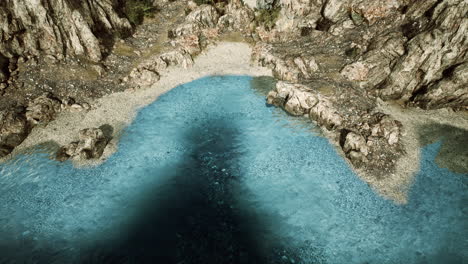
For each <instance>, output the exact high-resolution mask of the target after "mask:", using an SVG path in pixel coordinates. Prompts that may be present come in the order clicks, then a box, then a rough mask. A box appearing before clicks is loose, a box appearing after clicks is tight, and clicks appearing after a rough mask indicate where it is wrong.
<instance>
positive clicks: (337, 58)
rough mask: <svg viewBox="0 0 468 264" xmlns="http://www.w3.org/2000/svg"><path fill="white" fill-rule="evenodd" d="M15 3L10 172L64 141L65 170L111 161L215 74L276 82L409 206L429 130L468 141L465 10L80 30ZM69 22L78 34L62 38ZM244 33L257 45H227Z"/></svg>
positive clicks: (350, 7)
mask: <svg viewBox="0 0 468 264" xmlns="http://www.w3.org/2000/svg"><path fill="white" fill-rule="evenodd" d="M10 2H11V1H6V2H3V4H0V7H2V8H3V9H2V10H7V12H5V11H3V13H2V12H0V18H2V17H7V16H10V17H14V21H16V22H15V23H8V22H7V21H6V22H0V25H2V27H0V29H1V30H2V33H3V34H2V36H3V38H5V40H8V41H4V42H2V44H1V45H0V55H1V56H0V64H2V65H0V66H2V67H1V68H2V74H1V75H0V77H1V78H0V83H2V84H0V85H1V86H0V87H1V88H2V89H1V93H2V100H1V104H0V106H1V107H0V110H1V115H0V121H1V122H0V156H1V157H3V160H6V159H9V158H11V157H12V156H14V155H16V154H18V153H22V152H24V151H25V150H27V149H29V148H31V147H32V146H34V145H36V144H40V143H44V142H54V144H56V145H59V146H62V147H60V148H59V149H58V148H56V150H55V151H58V155H57V158H58V159H59V160H66V159H72V160H74V162H75V163H76V164H77V165H86V164H88V165H90V164H97V163H99V162H102V161H103V160H105V158H106V157H108V156H109V155H110V154H111V153H113V152H114V151H115V148H116V145H117V140H118V136H119V133H121V131H122V129H123V128H124V127H125V126H126V125H128V124H129V122H130V121H131V120H132V118H133V117H134V115H135V112H136V110H137V109H138V108H139V107H142V106H144V105H146V104H148V103H150V102H152V101H154V100H155V99H156V98H157V96H158V95H160V94H161V93H163V92H165V91H167V90H169V89H171V88H173V87H175V86H177V85H178V84H182V83H184V82H188V81H190V80H193V79H196V78H199V77H202V76H206V75H213V74H220V75H221V74H243V75H252V76H262V75H270V74H272V75H273V76H274V77H275V78H276V79H277V80H278V82H277V84H276V88H275V89H274V90H272V91H271V92H270V93H269V94H268V96H267V98H266V100H267V102H268V103H269V104H272V105H275V106H278V107H281V108H283V109H284V110H285V111H287V112H288V113H290V114H292V115H295V116H306V117H308V118H310V119H311V120H313V121H314V122H315V123H316V124H317V125H318V126H320V127H321V128H322V130H323V131H324V134H325V135H326V137H327V138H328V139H329V140H330V142H331V143H332V144H334V145H335V146H336V147H337V149H338V151H339V152H340V153H341V154H342V155H343V156H344V157H345V158H346V159H347V160H348V161H349V163H350V165H351V166H352V167H353V168H354V169H355V170H356V171H357V173H358V174H359V175H360V176H361V178H362V179H363V180H365V181H366V182H368V183H369V184H370V185H371V186H372V187H373V188H374V189H376V190H377V191H378V192H379V193H380V194H382V195H383V196H385V197H387V198H390V199H392V200H394V201H396V202H398V203H405V202H406V200H407V191H408V188H409V186H410V184H411V182H412V179H413V176H414V173H415V172H416V171H417V169H418V159H419V152H418V149H419V144H418V139H417V132H416V131H417V129H418V127H420V126H422V125H424V124H425V123H428V122H434V123H440V124H449V125H452V126H456V127H458V128H460V129H464V130H467V129H468V118H467V117H466V111H467V110H468V90H467V89H468V88H467V87H468V86H467V82H468V77H467V75H466V72H467V70H466V67H467V65H468V64H467V62H466V61H467V56H468V55H467V54H468V53H467V46H468V45H467V43H466V42H467V39H466V38H464V37H463V36H465V35H466V33H467V32H468V19H466V18H465V17H464V16H463V14H466V12H467V11H468V4H467V3H466V2H464V1H458V0H455V1H453V2H452V3H450V4H449V1H446V0H445V1H432V0H431V1H425V2H424V3H422V2H421V3H420V2H415V3H409V2H408V1H404V0H392V1H390V0H379V1H375V2H376V3H375V5H370V6H366V5H365V2H364V1H360V0H348V1H327V2H326V3H318V2H316V1H291V0H288V1H286V0H280V1H265V0H264V1H257V2H255V3H254V1H247V2H246V4H244V3H243V2H242V1H240V0H233V1H214V2H213V3H208V4H200V3H195V2H192V1H174V2H170V1H153V3H152V5H153V6H154V7H155V8H156V9H158V10H164V11H165V12H161V11H159V12H156V13H155V14H154V15H153V17H152V18H151V17H149V18H146V22H144V23H143V24H141V25H138V26H136V25H134V26H133V28H134V29H132V25H131V23H130V22H129V21H127V20H126V19H125V16H124V15H122V14H121V13H119V12H120V11H119V9H118V8H117V9H115V8H114V9H113V7H112V6H109V5H100V8H101V9H99V8H98V9H93V7H91V6H74V7H75V9H74V11H70V10H72V7H73V5H72V4H70V6H64V7H63V10H62V11H63V15H65V16H67V15H68V16H70V19H71V20H64V21H65V22H57V21H56V20H53V19H52V18H54V17H55V16H56V14H57V12H58V11H57V9H56V8H55V7H58V6H54V5H52V7H54V8H51V7H47V6H44V7H42V8H43V10H45V13H40V14H39V15H37V17H35V15H34V14H28V15H25V12H26V11H27V10H30V7H28V4H29V2H28V1H26V2H25V4H24V6H13V4H12V3H10ZM72 2H73V1H72ZM91 2H93V1H91ZM94 2H96V3H100V2H105V1H103V0H94ZM407 2H408V3H407ZM2 5H3V6H2ZM41 10H42V9H41ZM67 10H68V11H67ZM90 10H91V11H92V12H91V11H90ZM88 15H89V16H88ZM102 16H104V17H106V18H107V20H106V21H105V20H104V19H103V18H102ZM31 17H35V19H38V20H34V19H32V18H31ZM47 17H51V19H52V20H49V21H55V24H54V23H51V22H44V21H46V20H45V19H46V18H47ZM72 18H73V19H74V20H73V19H72ZM34 21H36V22H34ZM26 22H27V23H26ZM2 23H3V24H2ZM28 23H29V24H28ZM41 23H42V24H41ZM44 23H45V24H44ZM67 23H74V24H73V25H74V26H73V27H72V28H74V29H75V31H76V34H75V35H67V34H65V35H64V34H63V30H62V28H63V27H67V26H69V24H67ZM101 24H103V25H104V26H105V27H103V26H102V25H101ZM25 25H29V28H35V27H37V28H39V27H44V28H45V29H44V30H43V31H46V32H49V33H50V32H53V33H54V36H55V38H51V39H48V40H47V41H48V42H44V43H39V44H38V46H36V44H34V43H31V41H29V42H28V41H27V40H30V39H31V38H33V37H38V36H39V35H40V33H38V32H36V31H29V30H26V28H25V29H24V30H25V33H24V34H18V33H15V32H16V31H14V29H15V28H21V27H24V26H25ZM97 25H101V26H97ZM49 28H50V30H49ZM98 29H99V30H98ZM132 30H133V32H132V33H130V32H131V31H132ZM75 31H73V32H75ZM101 33H102V34H101ZM104 33H105V34H104ZM41 34H42V33H41ZM232 34H237V36H238V38H239V39H240V40H241V41H242V42H246V43H248V44H246V43H229V42H222V41H223V39H227V38H229V36H232ZM110 35H112V37H109V40H111V41H103V40H101V39H99V38H98V37H96V36H99V37H103V36H110ZM127 35H128V36H130V37H127V38H124V39H121V36H127ZM58 36H61V37H58ZM67 37H69V38H70V41H68V40H67ZM41 40H42V39H41ZM73 40H74V42H73ZM44 41H46V39H45V38H44ZM4 43H5V44H4ZM68 45H69V46H68ZM80 45H81V46H80ZM249 45H251V47H249ZM44 46H50V48H48V49H44V48H43V47H44ZM59 47H62V49H59ZM205 50H206V51H205ZM251 63H253V65H258V66H251V65H250V64H251ZM265 67H267V68H269V69H270V70H268V69H267V68H265ZM384 100H385V101H384ZM415 107H416V108H415ZM418 108H423V109H441V110H419V109H418ZM444 109H449V110H444ZM447 120H456V122H453V121H447ZM103 125H105V126H110V127H111V128H112V129H111V132H109V131H105V130H106V129H104V130H103V129H102V126H103ZM78 135H79V137H78ZM78 138H79V139H78ZM77 139H78V141H77Z"/></svg>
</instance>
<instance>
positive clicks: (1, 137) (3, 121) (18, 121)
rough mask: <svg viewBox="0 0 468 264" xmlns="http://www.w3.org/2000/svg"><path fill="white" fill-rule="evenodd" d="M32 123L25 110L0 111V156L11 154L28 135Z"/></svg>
mask: <svg viewBox="0 0 468 264" xmlns="http://www.w3.org/2000/svg"><path fill="white" fill-rule="evenodd" d="M29 131H30V125H29V123H28V121H27V120H26V116H25V114H24V110H22V109H20V108H19V109H15V110H13V111H1V112H0V158H3V157H5V156H6V155H8V154H10V153H11V152H12V151H13V149H14V148H15V147H17V146H18V145H19V144H21V142H23V140H24V139H25V138H26V137H27V136H28V134H29Z"/></svg>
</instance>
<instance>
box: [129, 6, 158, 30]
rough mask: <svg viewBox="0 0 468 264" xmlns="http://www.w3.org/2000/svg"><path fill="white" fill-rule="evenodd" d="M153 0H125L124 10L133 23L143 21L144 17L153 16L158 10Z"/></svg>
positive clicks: (137, 23) (136, 23)
mask: <svg viewBox="0 0 468 264" xmlns="http://www.w3.org/2000/svg"><path fill="white" fill-rule="evenodd" d="M152 2H153V1H151V0H127V1H125V6H124V12H125V14H126V15H127V17H128V20H130V22H131V23H132V24H133V25H139V24H141V23H143V19H144V18H145V17H146V16H151V15H152V14H153V13H154V12H155V11H156V7H154V6H153V3H152Z"/></svg>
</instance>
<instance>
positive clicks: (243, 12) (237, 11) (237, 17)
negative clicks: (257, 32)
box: [218, 0, 255, 31]
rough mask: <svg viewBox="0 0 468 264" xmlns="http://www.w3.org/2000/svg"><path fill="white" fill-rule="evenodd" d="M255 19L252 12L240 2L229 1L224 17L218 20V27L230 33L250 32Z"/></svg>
mask: <svg viewBox="0 0 468 264" xmlns="http://www.w3.org/2000/svg"><path fill="white" fill-rule="evenodd" d="M254 19H255V14H254V12H253V11H252V10H251V9H249V8H247V7H245V6H244V5H243V4H242V3H241V2H240V1H238V0H237V1H230V2H229V4H228V5H227V6H226V8H225V15H223V16H222V17H220V18H219V21H218V27H219V28H221V29H228V30H231V31H250V29H251V27H250V25H251V23H252V22H253V21H254Z"/></svg>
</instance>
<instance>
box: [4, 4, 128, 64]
mask: <svg viewBox="0 0 468 264" xmlns="http://www.w3.org/2000/svg"><path fill="white" fill-rule="evenodd" d="M130 30H131V26H130V23H129V22H128V20H127V19H126V18H121V17H119V15H118V12H117V11H116V10H115V9H114V5H113V2H112V1H108V0H88V1H62V0H50V1H36V0H24V1H16V0H3V1H1V2H0V54H3V55H5V56H7V57H9V58H11V57H14V56H26V55H33V56H38V55H41V54H43V55H51V56H54V57H57V58H63V57H64V56H66V55H72V56H75V55H83V56H86V57H88V58H89V59H91V60H94V61H99V60H101V59H102V51H101V47H100V41H99V39H98V37H108V36H111V35H113V34H114V33H121V34H126V33H128V32H130Z"/></svg>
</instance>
